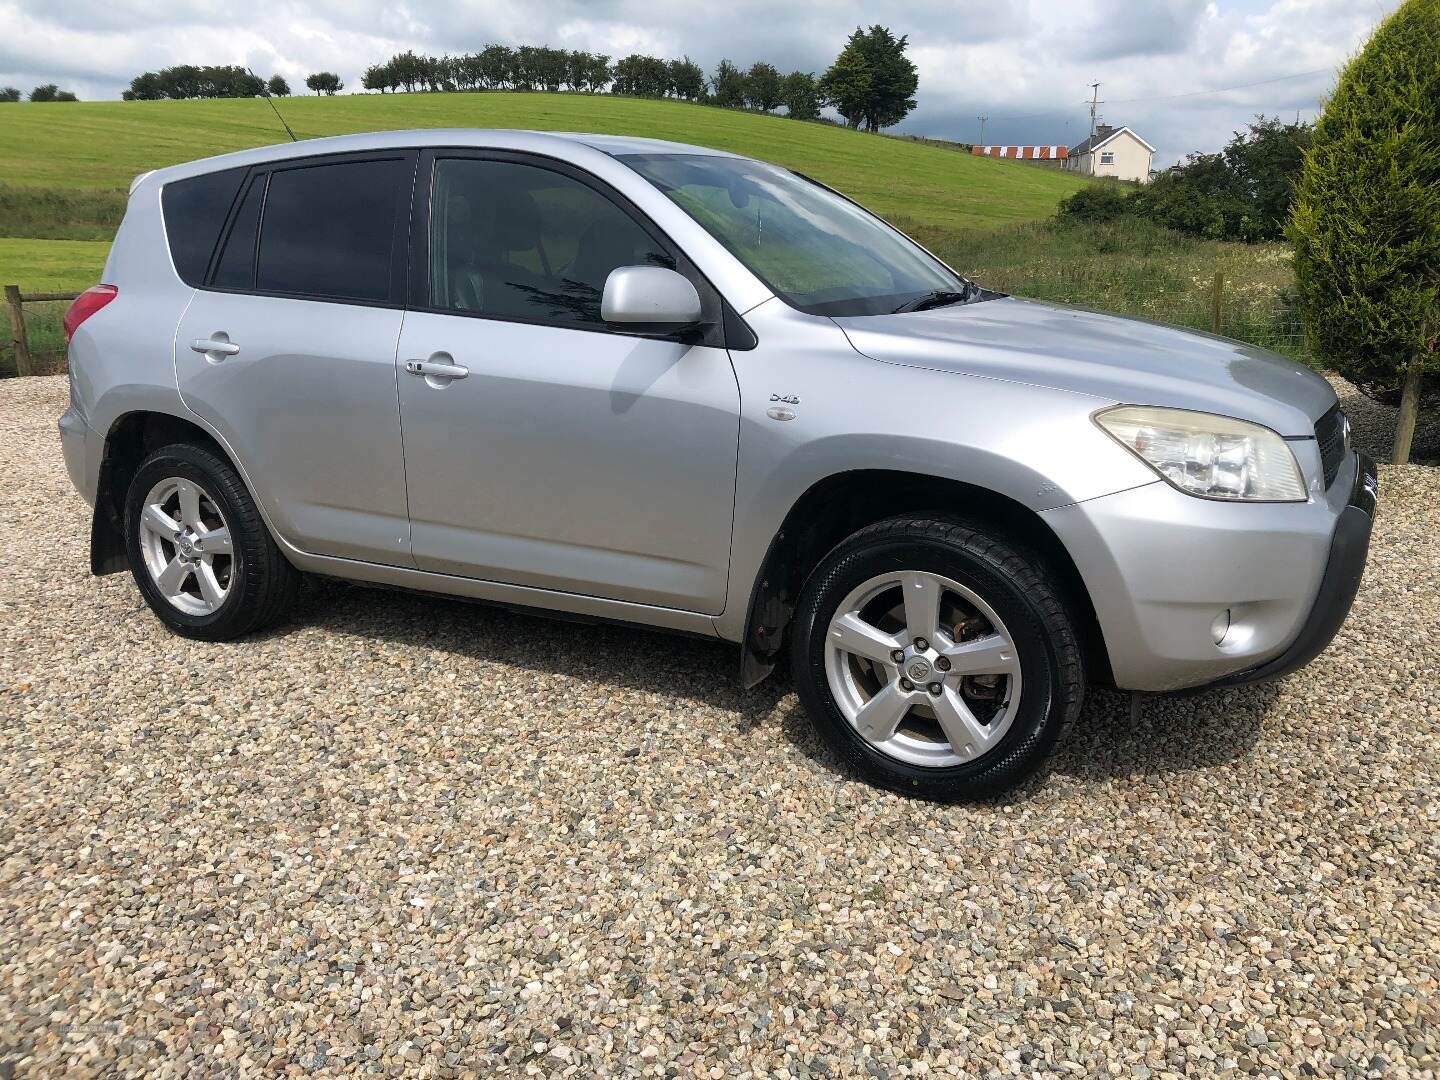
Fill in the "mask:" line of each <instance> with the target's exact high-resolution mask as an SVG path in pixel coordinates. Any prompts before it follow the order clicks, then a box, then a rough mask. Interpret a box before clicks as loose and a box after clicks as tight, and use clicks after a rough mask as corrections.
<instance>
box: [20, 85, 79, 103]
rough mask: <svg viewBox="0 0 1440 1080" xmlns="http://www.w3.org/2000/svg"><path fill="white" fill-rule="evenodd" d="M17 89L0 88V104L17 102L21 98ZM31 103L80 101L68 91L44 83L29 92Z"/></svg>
mask: <svg viewBox="0 0 1440 1080" xmlns="http://www.w3.org/2000/svg"><path fill="white" fill-rule="evenodd" d="M21 96H22V95H21V93H20V89H19V87H15V86H3V87H0V102H7V101H19V100H20V98H21ZM30 100H31V101H79V100H80V99H79V98H78V97H76V96H75V95H74V94H72V93H71V92H70V91H69V90H61V89H60V87H58V86H56V85H55V84H54V83H45V84H43V85H41V86H37V87H35V89H34V90H31V91H30Z"/></svg>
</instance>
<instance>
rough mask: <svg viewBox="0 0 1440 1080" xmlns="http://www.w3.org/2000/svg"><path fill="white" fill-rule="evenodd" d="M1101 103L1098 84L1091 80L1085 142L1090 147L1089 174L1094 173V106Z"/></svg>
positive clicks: (1092, 174)
mask: <svg viewBox="0 0 1440 1080" xmlns="http://www.w3.org/2000/svg"><path fill="white" fill-rule="evenodd" d="M1103 104H1104V102H1102V101H1101V100H1100V84H1099V83H1098V82H1092V83H1091V84H1090V141H1089V142H1088V143H1087V144H1086V145H1087V146H1089V147H1090V155H1089V156H1090V175H1091V176H1094V175H1095V107H1096V106H1097V105H1103Z"/></svg>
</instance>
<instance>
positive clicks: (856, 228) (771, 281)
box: [621, 154, 972, 315]
mask: <svg viewBox="0 0 1440 1080" xmlns="http://www.w3.org/2000/svg"><path fill="white" fill-rule="evenodd" d="M621 160H622V161H624V162H625V163H626V164H627V165H629V166H630V167H631V168H632V169H634V170H635V171H636V172H638V173H639V174H640V175H641V176H643V177H645V179H646V180H648V181H650V183H652V184H654V185H655V186H656V187H657V188H659V189H660V190H661V191H663V192H664V193H665V194H666V195H667V196H668V197H669V198H670V200H671V201H672V202H674V203H675V204H676V205H677V206H679V207H680V208H681V209H682V210H684V211H685V212H686V213H687V214H689V215H690V216H691V217H692V218H694V219H695V220H696V221H697V222H698V223H699V224H700V225H701V226H702V227H703V228H704V229H705V231H706V232H708V233H710V235H711V236H713V237H715V239H716V240H718V241H720V243H722V244H724V245H725V247H726V248H728V249H729V250H730V252H731V253H732V254H733V255H734V256H735V257H736V258H737V259H739V260H740V261H741V262H742V263H744V264H745V265H746V267H748V268H749V270H750V271H751V273H753V274H754V275H755V276H756V277H758V278H759V279H760V280H761V281H763V282H764V283H765V284H766V285H767V286H768V287H769V288H770V289H771V290H773V291H774V292H775V293H776V294H777V295H778V296H780V297H782V298H783V299H784V300H785V301H786V302H787V303H789V304H790V305H791V306H792V307H797V308H799V309H800V310H801V311H806V312H809V313H810V314H812V315H878V314H882V313H886V312H893V311H895V310H897V309H898V308H902V307H905V308H907V309H909V310H914V305H915V304H917V303H921V304H924V303H927V302H930V303H937V302H943V303H953V302H957V301H958V300H962V299H965V298H967V297H969V296H970V295H972V290H971V289H970V286H969V283H968V282H967V281H965V280H964V279H963V278H960V277H958V276H956V275H955V274H954V273H952V272H951V271H950V270H948V269H946V268H945V266H943V265H942V264H941V263H940V262H938V261H937V260H935V259H934V258H932V257H931V256H930V255H927V254H926V253H925V252H924V251H922V250H921V249H920V248H918V247H916V246H915V244H913V243H912V242H911V241H909V240H908V239H906V238H905V237H904V236H902V235H901V234H900V233H899V232H897V231H895V230H894V229H892V228H891V227H890V226H889V225H887V224H885V223H884V222H883V221H881V220H880V219H879V218H877V217H875V216H874V215H873V214H871V213H869V212H868V211H866V210H864V209H862V208H861V207H859V206H857V205H856V204H855V203H852V202H850V201H849V200H848V199H845V198H843V197H841V196H840V195H837V194H836V193H835V192H833V191H830V190H828V189H827V188H824V187H822V186H820V185H819V184H816V183H814V182H813V181H810V180H807V179H805V178H804V177H802V176H797V175H796V174H795V173H792V172H790V171H788V170H786V169H781V168H778V167H776V166H774V165H766V164H764V163H763V162H759V161H750V160H748V159H746V158H733V157H719V156H711V155H708V154H629V155H626V156H624V157H622V158H621Z"/></svg>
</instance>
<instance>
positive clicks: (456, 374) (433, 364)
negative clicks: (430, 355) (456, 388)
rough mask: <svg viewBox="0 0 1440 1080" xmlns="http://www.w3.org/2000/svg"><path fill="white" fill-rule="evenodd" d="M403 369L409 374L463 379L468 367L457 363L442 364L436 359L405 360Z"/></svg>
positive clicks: (468, 371)
mask: <svg viewBox="0 0 1440 1080" xmlns="http://www.w3.org/2000/svg"><path fill="white" fill-rule="evenodd" d="M405 370H406V371H408V372H409V373H410V374H411V375H434V376H438V377H439V378H442V379H463V378H465V376H466V375H469V374H470V369H469V368H467V367H462V366H461V365H459V364H444V363H441V362H440V361H438V360H406V361H405Z"/></svg>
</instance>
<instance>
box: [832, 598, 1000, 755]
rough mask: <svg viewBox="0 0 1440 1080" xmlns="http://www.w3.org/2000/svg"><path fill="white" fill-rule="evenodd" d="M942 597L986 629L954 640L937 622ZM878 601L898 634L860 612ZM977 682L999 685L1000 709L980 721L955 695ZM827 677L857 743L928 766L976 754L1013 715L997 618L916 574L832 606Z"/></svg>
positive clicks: (989, 745)
mask: <svg viewBox="0 0 1440 1080" xmlns="http://www.w3.org/2000/svg"><path fill="white" fill-rule="evenodd" d="M946 594H953V596H955V597H958V598H960V599H961V600H962V601H963V602H964V603H965V604H966V605H967V606H968V607H969V608H971V609H973V610H974V611H976V612H978V613H979V614H980V615H981V616H983V617H984V619H985V621H986V622H988V623H989V630H988V632H986V633H984V634H982V635H980V636H977V637H974V638H969V639H964V640H956V638H955V637H954V636H953V627H952V626H947V625H946V624H945V623H944V621H943V620H942V618H941V599H942V597H944V596H945V595H946ZM876 604H878V605H879V606H880V607H881V608H882V609H886V610H887V613H888V614H892V615H894V616H897V617H898V618H899V619H901V620H903V623H904V625H903V627H901V628H900V629H898V630H895V631H892V632H887V631H884V630H882V629H880V628H879V627H878V626H876V625H875V624H874V623H873V622H871V621H870V620H868V619H867V618H866V617H865V612H866V611H867V610H869V609H871V608H872V607H873V606H875V605H876ZM891 608H894V609H898V610H893V611H892V610H890V609H891ZM977 675H992V676H998V677H999V678H1000V679H1003V680H1004V681H1003V683H1001V684H999V686H1000V687H1003V690H1002V691H1001V700H1000V704H999V708H998V709H997V710H996V712H995V714H994V715H993V716H991V717H988V718H987V719H986V720H981V719H980V718H979V717H977V716H976V714H975V713H974V711H973V710H972V709H971V707H970V705H969V703H968V702H967V701H966V699H965V695H964V694H963V693H962V692H961V687H962V683H963V682H964V680H965V679H967V678H973V677H974V676H977ZM825 678H826V680H827V682H828V683H829V685H830V693H831V694H832V695H833V697H834V698H835V703H836V705H837V706H838V707H839V709H840V714H841V715H842V716H844V717H845V719H846V720H847V721H848V722H849V724H850V726H851V727H853V728H854V729H855V730H856V732H858V733H859V735H860V737H861V738H862V739H864V740H865V741H866V742H867V743H869V744H870V745H871V746H873V747H874V748H875V749H876V750H878V751H879V752H880V753H882V754H885V755H887V756H889V757H893V758H895V759H897V760H899V761H903V762H905V763H906V764H909V765H920V766H924V767H926V768H949V767H952V766H955V765H963V764H965V763H966V762H969V761H974V760H975V759H976V758H978V757H981V756H983V755H984V754H986V753H987V752H988V751H989V750H990V749H991V748H992V747H994V746H995V744H996V743H997V742H998V741H999V740H1000V739H1001V738H1002V737H1003V736H1004V735H1005V732H1007V731H1009V730H1010V726H1011V725H1012V724H1013V723H1014V721H1015V714H1016V712H1017V711H1018V710H1019V708H1020V694H1021V681H1020V658H1019V655H1018V653H1017V652H1016V650H1015V645H1014V643H1013V641H1012V640H1011V637H1010V632H1009V630H1007V629H1006V627H1005V624H1004V623H1003V622H1002V621H1001V620H1000V617H999V616H998V615H996V614H995V612H994V610H993V609H992V608H991V607H990V606H989V605H988V604H986V603H985V601H984V600H983V599H982V598H981V597H980V596H978V595H977V594H976V593H974V592H972V591H971V590H970V589H967V588H966V587H965V586H964V585H961V584H960V583H959V582H958V581H954V580H952V579H951V578H947V577H943V576H941V575H939V574H931V573H926V572H924V571H918V570H908V571H899V572H896V573H890V574H881V575H879V576H877V577H873V578H871V579H870V580H869V581H866V582H863V583H861V584H860V585H858V586H856V587H855V589H853V590H852V591H851V593H850V595H849V596H847V597H846V598H845V599H844V600H842V601H841V602H840V606H839V608H838V609H837V610H836V612H835V617H834V618H833V619H831V620H830V626H829V628H828V630H827V632H826V645H825Z"/></svg>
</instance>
